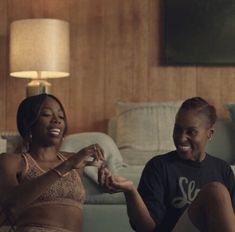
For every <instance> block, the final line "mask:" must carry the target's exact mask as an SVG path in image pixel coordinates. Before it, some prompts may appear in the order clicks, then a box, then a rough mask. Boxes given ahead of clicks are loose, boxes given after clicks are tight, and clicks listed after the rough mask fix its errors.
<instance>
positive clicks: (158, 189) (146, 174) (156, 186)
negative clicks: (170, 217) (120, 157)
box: [138, 160, 166, 225]
mask: <svg viewBox="0 0 235 232" xmlns="http://www.w3.org/2000/svg"><path fill="white" fill-rule="evenodd" d="M163 170H164V168H163V166H162V165H161V163H160V162H154V161H153V160H150V161H149V162H148V163H147V164H146V166H145V168H144V170H143V173H142V176H141V178H140V182H139V186H138V191H139V193H140V195H141V197H142V198H143V201H144V202H145V204H146V206H147V208H148V210H149V212H150V214H151V216H152V218H153V219H154V221H155V223H156V225H159V224H161V221H162V220H163V218H164V215H165V212H166V206H165V205H164V202H165V201H164V196H165V188H164V176H163V175H164V172H163Z"/></svg>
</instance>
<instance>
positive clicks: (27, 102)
mask: <svg viewBox="0 0 235 232" xmlns="http://www.w3.org/2000/svg"><path fill="white" fill-rule="evenodd" d="M47 97H50V98H52V99H54V100H55V101H56V102H58V104H59V105H60V107H61V110H62V111H63V114H64V120H65V129H64V134H66V132H67V117H66V114H65V110H64V107H63V105H62V103H61V102H60V100H59V99H58V98H57V97H55V96H54V95H51V94H46V93H43V94H39V95H35V96H30V97H27V98H25V99H24V100H23V101H22V102H21V103H20V105H19V107H18V110H17V117H16V120H17V128H18V131H19V133H20V135H21V137H22V138H23V139H28V138H29V136H30V133H31V129H32V127H33V126H34V125H35V123H36V122H37V120H38V118H39V115H40V111H41V107H42V104H43V102H44V101H45V100H46V98H47Z"/></svg>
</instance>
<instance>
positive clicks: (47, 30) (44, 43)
mask: <svg viewBox="0 0 235 232" xmlns="http://www.w3.org/2000/svg"><path fill="white" fill-rule="evenodd" d="M69 57H70V53H69V24H68V22H66V21H63V20H59V19H24V20H17V21H14V22H12V23H11V27H10V76H12V77H17V78H30V79H32V81H31V82H30V83H29V84H28V85H27V90H26V91H27V96H30V95H35V94H40V93H43V92H47V93H49V92H50V86H51V85H50V83H49V82H48V81H47V79H49V78H62V77H67V76H69Z"/></svg>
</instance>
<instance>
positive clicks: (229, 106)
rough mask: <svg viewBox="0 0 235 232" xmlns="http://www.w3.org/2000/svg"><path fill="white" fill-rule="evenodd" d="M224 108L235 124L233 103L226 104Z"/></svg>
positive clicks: (234, 105) (234, 104)
mask: <svg viewBox="0 0 235 232" xmlns="http://www.w3.org/2000/svg"><path fill="white" fill-rule="evenodd" d="M224 108H225V109H226V110H227V111H228V112H229V116H230V118H231V119H232V121H233V122H235V103H226V104H224Z"/></svg>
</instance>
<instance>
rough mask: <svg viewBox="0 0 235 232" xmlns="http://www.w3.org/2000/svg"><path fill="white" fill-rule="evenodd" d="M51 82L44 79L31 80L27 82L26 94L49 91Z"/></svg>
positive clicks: (31, 94)
mask: <svg viewBox="0 0 235 232" xmlns="http://www.w3.org/2000/svg"><path fill="white" fill-rule="evenodd" d="M50 92H51V84H50V83H49V82H48V81H46V80H32V81H30V82H29V83H28V84H27V87H26V96H27V97H29V96H33V95H38V94H41V93H50Z"/></svg>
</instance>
